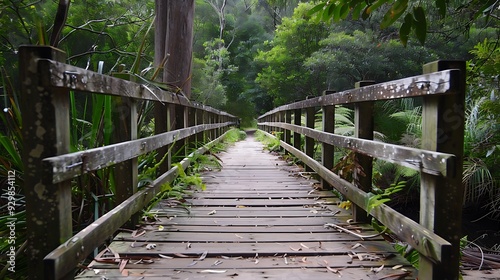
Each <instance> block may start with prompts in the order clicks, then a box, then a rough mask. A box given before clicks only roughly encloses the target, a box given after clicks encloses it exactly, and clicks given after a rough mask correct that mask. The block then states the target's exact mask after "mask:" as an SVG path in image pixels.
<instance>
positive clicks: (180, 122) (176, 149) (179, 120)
mask: <svg viewBox="0 0 500 280" xmlns="http://www.w3.org/2000/svg"><path fill="white" fill-rule="evenodd" d="M174 108H175V109H174V110H175V112H174V126H173V128H172V130H177V129H182V128H185V127H186V126H187V116H186V115H187V112H186V110H187V108H186V107H184V106H183V105H175V106H174ZM172 154H173V155H175V156H176V159H175V160H179V159H182V158H184V156H185V155H186V139H176V141H175V143H174V146H173V148H172Z"/></svg>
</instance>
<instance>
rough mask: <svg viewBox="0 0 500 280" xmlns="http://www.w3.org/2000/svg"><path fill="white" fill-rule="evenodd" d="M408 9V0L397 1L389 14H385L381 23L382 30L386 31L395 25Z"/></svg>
mask: <svg viewBox="0 0 500 280" xmlns="http://www.w3.org/2000/svg"><path fill="white" fill-rule="evenodd" d="M407 7H408V0H398V1H396V3H394V4H393V5H392V6H391V8H390V9H389V10H388V11H387V13H385V15H384V18H383V19H382V22H381V23H380V28H382V29H384V28H387V27H389V26H390V25H391V24H393V23H394V22H395V21H396V20H397V19H398V18H399V17H401V15H402V14H403V13H404V12H405V11H406V8H407Z"/></svg>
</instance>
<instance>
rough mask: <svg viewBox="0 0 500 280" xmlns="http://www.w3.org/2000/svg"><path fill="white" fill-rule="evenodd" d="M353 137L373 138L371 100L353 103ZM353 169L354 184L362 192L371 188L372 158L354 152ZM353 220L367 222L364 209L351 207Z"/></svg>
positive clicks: (363, 82) (364, 84)
mask: <svg viewBox="0 0 500 280" xmlns="http://www.w3.org/2000/svg"><path fill="white" fill-rule="evenodd" d="M374 83H375V82H374V81H360V82H357V83H356V85H355V88H360V87H364V86H368V85H373V84H374ZM354 124H355V128H354V137H356V138H362V139H369V140H372V139H373V130H374V121H373V102H359V103H355V104H354ZM354 161H355V166H356V167H355V170H354V172H353V178H354V184H355V185H356V186H357V187H358V188H360V189H362V190H363V191H364V192H370V191H371V189H372V158H371V157H369V156H366V155H362V154H359V153H356V154H355V158H354ZM352 212H353V213H352V214H353V217H354V220H355V221H357V222H368V216H367V214H366V211H364V210H362V209H361V208H360V207H358V206H354V207H353V208H352Z"/></svg>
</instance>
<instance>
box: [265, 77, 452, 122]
mask: <svg viewBox="0 0 500 280" xmlns="http://www.w3.org/2000/svg"><path fill="white" fill-rule="evenodd" d="M460 75H461V74H460V70H456V69H455V70H445V71H439V72H434V73H429V74H423V75H419V76H414V77H409V78H404V79H400V80H395V81H390V82H385V83H380V84H375V85H371V86H366V87H362V88H357V89H350V90H346V91H342V92H337V93H333V94H328V95H325V96H319V97H315V98H310V99H307V100H303V101H298V102H295V103H291V104H287V105H283V106H280V107H277V108H275V109H273V110H271V111H269V112H267V113H265V114H264V115H262V116H260V117H259V120H260V119H261V118H264V117H266V116H268V115H271V114H274V113H276V112H280V111H287V110H296V109H303V108H309V107H321V106H328V105H342V104H349V103H355V102H364V101H377V100H391V99H397V98H405V97H418V96H429V95H441V94H453V93H454V92H455V91H456V90H457V86H458V85H457V84H456V83H454V81H456V80H459V79H460ZM259 122H260V121H259Z"/></svg>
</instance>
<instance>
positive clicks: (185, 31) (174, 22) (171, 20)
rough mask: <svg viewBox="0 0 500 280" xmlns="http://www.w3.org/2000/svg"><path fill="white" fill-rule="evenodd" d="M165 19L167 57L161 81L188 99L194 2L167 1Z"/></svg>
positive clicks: (189, 94)
mask: <svg viewBox="0 0 500 280" xmlns="http://www.w3.org/2000/svg"><path fill="white" fill-rule="evenodd" d="M157 1H161V0H157ZM167 17H168V23H167V28H166V43H165V50H166V53H167V54H168V55H169V57H168V60H167V63H166V68H165V71H164V73H163V81H164V82H165V83H168V84H170V85H173V86H175V87H176V88H177V89H180V90H182V92H183V93H184V95H185V96H186V97H190V96H191V61H192V52H193V21H194V0H170V1H167Z"/></svg>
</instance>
